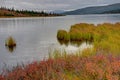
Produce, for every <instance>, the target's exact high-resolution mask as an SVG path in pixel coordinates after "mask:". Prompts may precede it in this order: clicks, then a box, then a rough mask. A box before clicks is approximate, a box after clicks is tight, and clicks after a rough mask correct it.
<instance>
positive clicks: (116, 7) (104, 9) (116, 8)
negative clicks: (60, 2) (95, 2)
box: [63, 3, 120, 15]
mask: <svg viewBox="0 0 120 80" xmlns="http://www.w3.org/2000/svg"><path fill="white" fill-rule="evenodd" d="M105 13H120V3H116V4H111V5H107V6H92V7H86V8H82V9H77V10H73V11H66V12H64V13H63V14H65V15H83V14H105Z"/></svg>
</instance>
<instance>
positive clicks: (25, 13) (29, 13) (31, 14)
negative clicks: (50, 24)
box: [0, 7, 63, 18]
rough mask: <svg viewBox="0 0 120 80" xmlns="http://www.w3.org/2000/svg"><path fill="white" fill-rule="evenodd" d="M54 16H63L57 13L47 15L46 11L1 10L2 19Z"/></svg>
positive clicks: (2, 8)
mask: <svg viewBox="0 0 120 80" xmlns="http://www.w3.org/2000/svg"><path fill="white" fill-rule="evenodd" d="M53 16H63V15H61V14H56V13H47V12H44V11H41V12H38V11H29V10H15V9H14V8H11V9H8V8H4V7H1V8H0V18H1V17H2V18H3V17H53Z"/></svg>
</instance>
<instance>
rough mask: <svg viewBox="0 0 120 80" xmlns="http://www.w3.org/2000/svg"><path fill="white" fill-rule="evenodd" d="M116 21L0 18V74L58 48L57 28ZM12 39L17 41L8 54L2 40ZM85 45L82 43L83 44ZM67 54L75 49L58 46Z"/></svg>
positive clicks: (101, 18) (97, 17)
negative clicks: (3, 69) (5, 68)
mask: <svg viewBox="0 0 120 80" xmlns="http://www.w3.org/2000/svg"><path fill="white" fill-rule="evenodd" d="M83 22H87V23H94V24H98V23H104V22H111V23H115V22H120V14H117V15H115V14H113V15H76V16H75V15H71V16H62V17H40V18H0V71H1V70H2V68H3V67H4V66H7V67H8V66H9V67H12V66H16V65H17V64H20V63H25V64H26V63H30V62H32V61H38V60H42V59H44V58H47V56H48V51H49V48H53V47H52V45H58V46H60V45H59V43H58V41H57V38H56V35H57V31H58V30H59V29H63V30H67V31H68V30H69V28H70V26H71V25H73V24H76V23H83ZM9 36H12V37H14V38H15V40H16V42H17V47H16V49H15V51H14V52H13V53H12V54H10V53H11V52H9V51H8V50H7V49H6V47H5V44H4V43H5V40H6V38H7V37H9ZM83 46H86V44H83ZM60 47H63V48H65V49H66V50H67V51H70V52H72V51H71V50H73V51H76V50H78V49H79V48H78V47H76V46H75V47H74V46H72V45H68V47H65V46H64V45H63V46H60Z"/></svg>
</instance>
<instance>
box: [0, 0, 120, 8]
mask: <svg viewBox="0 0 120 80" xmlns="http://www.w3.org/2000/svg"><path fill="white" fill-rule="evenodd" d="M113 3H120V0H0V6H6V7H9V8H11V7H14V8H16V9H29V10H70V9H78V8H82V7H86V6H94V5H105V4H113Z"/></svg>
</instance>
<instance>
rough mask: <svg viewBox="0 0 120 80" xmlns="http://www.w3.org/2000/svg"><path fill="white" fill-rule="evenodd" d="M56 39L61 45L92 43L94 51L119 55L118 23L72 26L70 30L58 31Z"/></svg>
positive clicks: (119, 27) (119, 32) (119, 29)
mask: <svg viewBox="0 0 120 80" xmlns="http://www.w3.org/2000/svg"><path fill="white" fill-rule="evenodd" d="M57 39H58V41H59V42H60V43H61V44H66V45H67V44H68V43H74V44H78V45H80V44H81V43H82V42H84V41H86V42H88V43H92V44H93V45H94V48H95V49H96V50H98V51H99V52H100V51H106V52H108V53H114V54H120V41H119V40H120V23H115V24H111V23H104V24H97V25H94V24H87V23H80V24H75V25H72V26H71V28H70V30H69V31H68V32H67V31H65V30H58V33H57Z"/></svg>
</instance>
